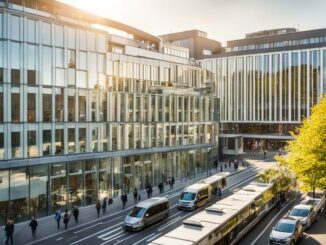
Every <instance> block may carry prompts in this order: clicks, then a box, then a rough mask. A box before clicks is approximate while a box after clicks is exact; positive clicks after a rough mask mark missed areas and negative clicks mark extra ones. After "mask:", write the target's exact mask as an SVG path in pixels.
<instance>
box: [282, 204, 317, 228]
mask: <svg viewBox="0 0 326 245" xmlns="http://www.w3.org/2000/svg"><path fill="white" fill-rule="evenodd" d="M316 216H317V212H316V211H315V208H314V207H313V206H312V205H306V204H299V205H296V206H294V207H293V208H292V210H291V211H290V212H289V213H288V217H290V218H292V219H297V220H299V221H300V222H301V224H302V226H303V227H304V229H306V228H308V227H310V226H311V225H312V224H313V223H314V221H315V220H316Z"/></svg>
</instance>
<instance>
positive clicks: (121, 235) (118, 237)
mask: <svg viewBox="0 0 326 245" xmlns="http://www.w3.org/2000/svg"><path fill="white" fill-rule="evenodd" d="M124 235H125V234H121V235H120V236H117V237H115V238H114V239H118V238H120V237H122V236H124ZM109 242H112V240H108V241H106V242H103V243H101V244H100V245H103V244H107V243H109Z"/></svg>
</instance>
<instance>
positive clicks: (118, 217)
mask: <svg viewBox="0 0 326 245" xmlns="http://www.w3.org/2000/svg"><path fill="white" fill-rule="evenodd" d="M121 217H122V216H119V217H116V218H114V219H110V220H109V221H106V222H101V223H102V224H108V223H110V222H112V221H114V220H117V219H120V218H121Z"/></svg>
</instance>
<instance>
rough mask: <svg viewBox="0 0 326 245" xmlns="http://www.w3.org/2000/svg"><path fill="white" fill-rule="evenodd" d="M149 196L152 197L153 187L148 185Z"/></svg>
mask: <svg viewBox="0 0 326 245" xmlns="http://www.w3.org/2000/svg"><path fill="white" fill-rule="evenodd" d="M149 196H150V197H152V196H153V187H152V185H151V184H149Z"/></svg>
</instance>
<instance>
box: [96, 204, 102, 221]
mask: <svg viewBox="0 0 326 245" xmlns="http://www.w3.org/2000/svg"><path fill="white" fill-rule="evenodd" d="M95 208H96V212H97V218H99V217H100V211H101V202H100V200H97V202H96V204H95Z"/></svg>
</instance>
